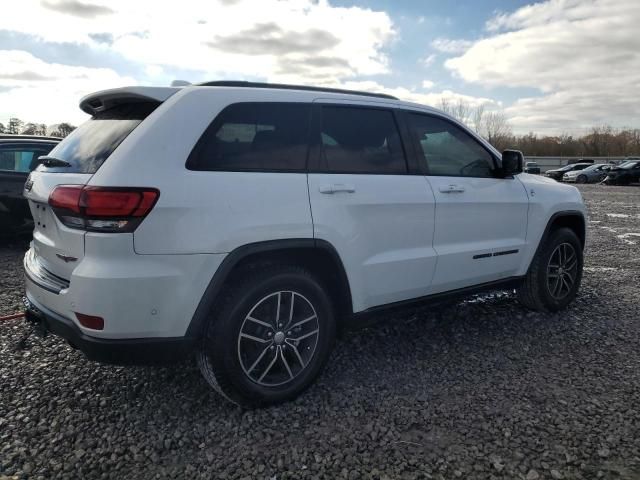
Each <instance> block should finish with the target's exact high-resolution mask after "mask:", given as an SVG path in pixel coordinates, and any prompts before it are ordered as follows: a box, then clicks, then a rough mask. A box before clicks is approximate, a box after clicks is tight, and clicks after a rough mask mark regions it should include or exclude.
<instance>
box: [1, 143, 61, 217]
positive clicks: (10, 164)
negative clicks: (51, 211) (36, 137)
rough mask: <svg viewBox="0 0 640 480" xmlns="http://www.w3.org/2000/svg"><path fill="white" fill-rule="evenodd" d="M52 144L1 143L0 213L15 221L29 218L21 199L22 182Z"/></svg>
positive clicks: (27, 209)
mask: <svg viewBox="0 0 640 480" xmlns="http://www.w3.org/2000/svg"><path fill="white" fill-rule="evenodd" d="M54 145H55V144H54V143H45V142H32V143H29V142H24V141H22V142H2V143H0V213H2V214H6V215H10V216H11V217H13V218H14V219H15V220H16V221H21V219H22V218H28V217H29V207H28V204H27V201H26V200H25V199H24V198H23V197H22V189H23V187H24V182H25V181H26V180H27V176H28V175H29V172H30V171H31V170H33V169H34V168H35V167H36V166H37V163H38V157H40V156H41V155H46V154H47V153H49V151H50V150H51V149H52V148H53V147H54Z"/></svg>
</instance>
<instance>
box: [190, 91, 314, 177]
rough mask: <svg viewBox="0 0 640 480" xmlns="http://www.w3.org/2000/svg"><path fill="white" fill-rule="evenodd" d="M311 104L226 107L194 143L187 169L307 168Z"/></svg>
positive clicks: (289, 169) (266, 104) (237, 105)
mask: <svg viewBox="0 0 640 480" xmlns="http://www.w3.org/2000/svg"><path fill="white" fill-rule="evenodd" d="M310 115H311V106H310V105H308V104H304V103H277V102H269V103H267V102H264V103H237V104H233V105H230V106H228V107H227V108H225V109H224V110H223V111H222V112H221V113H220V114H219V115H218V117H216V119H215V120H214V121H213V122H212V123H211V125H210V126H209V127H208V128H207V130H205V132H204V134H203V135H202V137H201V138H200V140H199V141H198V143H197V144H196V146H195V147H194V149H193V151H192V152H191V155H189V159H188V160H187V168H188V169H189V170H223V171H244V170H249V171H303V170H305V168H306V163H307V151H308V148H309V147H308V145H309V142H308V138H309V124H310Z"/></svg>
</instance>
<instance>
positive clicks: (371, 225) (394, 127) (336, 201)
mask: <svg viewBox="0 0 640 480" xmlns="http://www.w3.org/2000/svg"><path fill="white" fill-rule="evenodd" d="M314 115H315V116H314V122H313V123H314V131H315V135H314V141H313V148H312V149H311V157H310V162H309V169H310V171H309V175H308V181H309V198H310V201H311V212H312V216H313V228H314V236H315V238H317V239H322V240H325V241H327V242H329V243H330V244H331V245H333V246H334V247H335V248H336V250H337V252H338V254H339V256H340V258H341V260H342V262H343V264H344V266H345V270H346V273H347V277H348V279H349V283H350V287H351V296H352V300H353V306H354V310H355V311H360V310H364V309H367V308H370V307H373V306H377V305H382V304H387V303H392V302H397V301H401V300H407V299H411V298H414V297H420V296H422V295H426V294H427V293H428V291H429V286H430V284H431V280H432V277H433V273H434V271H435V264H436V255H435V251H434V249H433V226H434V213H435V207H434V196H433V193H432V192H431V188H430V186H429V184H428V183H427V181H426V180H425V178H424V176H422V175H420V174H410V173H409V170H408V167H407V161H406V156H405V148H404V146H403V142H402V140H401V138H400V134H399V129H398V124H397V119H396V116H395V113H394V112H393V110H392V109H391V108H375V107H371V106H364V105H345V104H316V105H315V108H314Z"/></svg>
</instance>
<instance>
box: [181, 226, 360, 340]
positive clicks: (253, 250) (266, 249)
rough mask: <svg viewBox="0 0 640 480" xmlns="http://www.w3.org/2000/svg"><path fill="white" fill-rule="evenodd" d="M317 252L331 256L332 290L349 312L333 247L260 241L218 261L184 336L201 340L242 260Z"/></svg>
mask: <svg viewBox="0 0 640 480" xmlns="http://www.w3.org/2000/svg"><path fill="white" fill-rule="evenodd" d="M314 250H315V251H316V252H318V251H320V252H322V254H324V255H328V256H330V257H331V259H332V261H333V263H334V266H335V270H336V272H335V273H336V274H337V277H338V278H337V281H338V284H339V285H338V286H337V287H336V288H340V289H341V295H343V299H342V306H341V308H342V309H346V310H348V312H345V313H348V314H350V313H352V311H353V303H352V299H351V289H350V284H349V280H348V277H347V274H346V270H345V268H344V263H343V262H342V259H341V258H340V255H339V254H338V251H337V250H336V249H335V247H334V246H333V245H332V244H330V243H329V242H327V241H326V240H321V239H314V238H299V239H282V240H267V241H262V242H256V243H250V244H246V245H242V246H240V247H237V248H236V249H234V250H232V251H231V252H230V253H229V254H228V255H227V256H226V257H225V258H224V260H223V261H222V263H221V264H220V266H219V267H218V269H217V270H216V272H215V273H214V274H213V277H212V278H211V280H210V282H209V285H208V286H207V288H206V289H205V292H204V294H203V295H202V298H201V299H200V302H199V303H198V306H197V307H196V310H195V312H194V314H193V316H192V317H191V321H190V323H189V326H188V327H187V332H186V334H185V336H186V337H188V338H191V339H194V340H197V339H199V338H201V335H202V332H203V329H204V326H205V325H206V321H207V318H208V316H209V312H210V311H211V308H212V307H213V306H214V303H215V301H216V299H217V298H218V295H219V294H220V292H221V291H222V289H223V288H224V286H225V285H226V283H227V280H228V279H229V278H230V277H231V274H232V273H233V272H234V270H235V269H236V267H238V266H239V265H240V264H241V263H242V262H243V261H245V260H247V259H249V257H253V256H256V255H264V256H266V257H267V258H268V257H269V256H270V255H273V257H274V258H278V256H280V258H283V257H285V256H286V255H287V253H291V252H297V253H298V254H300V253H301V252H302V253H304V254H306V253H307V252H309V253H312V252H313V251H314Z"/></svg>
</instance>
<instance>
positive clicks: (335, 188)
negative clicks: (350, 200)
mask: <svg viewBox="0 0 640 480" xmlns="http://www.w3.org/2000/svg"><path fill="white" fill-rule="evenodd" d="M318 190H319V191H320V193H325V194H333V193H339V192H344V193H354V192H355V191H356V187H354V186H353V185H349V184H346V183H332V184H331V185H320V187H319V188H318Z"/></svg>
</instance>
